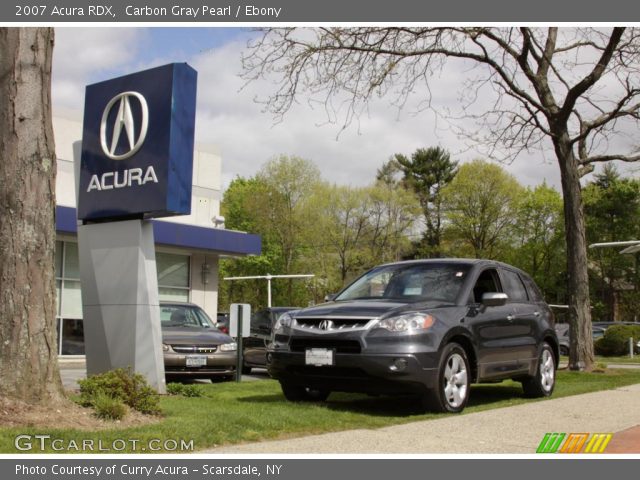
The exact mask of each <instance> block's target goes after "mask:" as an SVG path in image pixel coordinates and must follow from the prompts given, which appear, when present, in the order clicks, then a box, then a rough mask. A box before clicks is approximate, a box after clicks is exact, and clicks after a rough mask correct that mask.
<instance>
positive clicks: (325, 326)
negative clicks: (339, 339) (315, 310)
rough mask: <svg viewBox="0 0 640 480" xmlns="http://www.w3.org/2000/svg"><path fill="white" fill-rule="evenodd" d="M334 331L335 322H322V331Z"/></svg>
mask: <svg viewBox="0 0 640 480" xmlns="http://www.w3.org/2000/svg"><path fill="white" fill-rule="evenodd" d="M331 329H333V322H332V321H331V320H323V321H321V322H320V330H331Z"/></svg>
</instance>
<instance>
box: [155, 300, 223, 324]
mask: <svg viewBox="0 0 640 480" xmlns="http://www.w3.org/2000/svg"><path fill="white" fill-rule="evenodd" d="M160 323H161V325H162V326H163V327H197V328H213V322H212V321H211V320H210V319H209V317H208V316H207V314H206V313H204V311H203V310H202V309H200V308H198V307H193V306H190V305H160Z"/></svg>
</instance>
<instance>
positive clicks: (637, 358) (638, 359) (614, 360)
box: [560, 355, 640, 365]
mask: <svg viewBox="0 0 640 480" xmlns="http://www.w3.org/2000/svg"><path fill="white" fill-rule="evenodd" d="M560 361H561V362H564V363H567V362H568V361H569V357H567V356H564V355H563V356H561V357H560ZM595 361H596V364H601V363H604V364H607V365H608V364H619V363H631V364H640V355H634V356H633V358H631V357H629V355H625V356H622V357H602V356H600V355H596V357H595Z"/></svg>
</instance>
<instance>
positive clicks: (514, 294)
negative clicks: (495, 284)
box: [501, 269, 529, 301]
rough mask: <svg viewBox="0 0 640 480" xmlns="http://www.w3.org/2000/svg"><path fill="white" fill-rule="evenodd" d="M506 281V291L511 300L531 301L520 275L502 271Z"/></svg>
mask: <svg viewBox="0 0 640 480" xmlns="http://www.w3.org/2000/svg"><path fill="white" fill-rule="evenodd" d="M501 273H502V278H503V279H504V290H505V293H506V294H507V295H508V296H509V298H510V299H511V300H525V301H526V300H529V297H528V296H527V289H526V288H525V287H524V284H523V283H522V280H520V275H518V274H517V273H516V272H513V271H511V270H504V269H502V271H501Z"/></svg>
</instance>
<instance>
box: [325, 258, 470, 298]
mask: <svg viewBox="0 0 640 480" xmlns="http://www.w3.org/2000/svg"><path fill="white" fill-rule="evenodd" d="M469 268H470V266H469V265H465V264H462V263H461V264H440V263H413V264H411V263H409V264H396V265H386V266H383V267H379V268H375V269H373V270H371V271H369V272H367V273H365V274H364V275H363V276H362V277H360V278H359V279H358V280H356V281H355V282H353V283H352V284H351V285H350V286H349V287H347V288H346V290H344V291H343V292H342V293H341V294H340V295H339V296H338V297H336V300H337V301H340V300H356V299H363V298H389V299H394V300H402V301H406V302H414V301H416V302H417V301H443V302H448V303H453V302H455V301H456V299H457V297H458V294H459V293H460V290H461V288H462V285H463V284H464V281H465V278H466V276H467V273H468V271H469Z"/></svg>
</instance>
